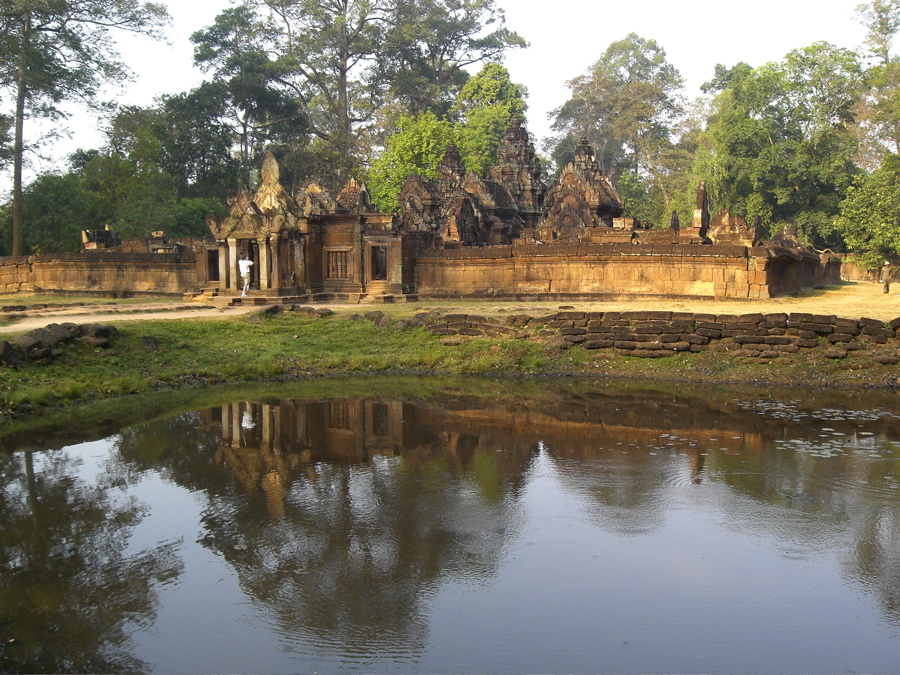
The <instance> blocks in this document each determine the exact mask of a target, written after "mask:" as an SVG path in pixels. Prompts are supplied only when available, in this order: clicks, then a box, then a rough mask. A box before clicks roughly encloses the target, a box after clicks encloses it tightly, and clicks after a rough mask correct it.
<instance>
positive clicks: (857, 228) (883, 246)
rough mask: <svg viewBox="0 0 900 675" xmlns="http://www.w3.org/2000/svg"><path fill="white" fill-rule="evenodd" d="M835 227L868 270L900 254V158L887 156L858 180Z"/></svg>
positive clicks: (850, 190)
mask: <svg viewBox="0 0 900 675" xmlns="http://www.w3.org/2000/svg"><path fill="white" fill-rule="evenodd" d="M835 227H836V228H837V229H838V231H839V232H840V233H841V235H842V236H843V237H844V241H845V242H846V243H847V247H848V248H849V249H850V250H851V251H853V252H854V253H857V254H858V255H859V257H860V259H861V260H862V262H863V264H864V265H865V266H866V267H868V268H869V269H878V268H879V267H880V266H881V264H882V261H883V260H884V259H885V258H886V257H896V256H897V255H898V254H900V157H898V156H897V155H888V156H887V157H886V158H885V160H884V162H883V163H882V165H881V166H880V167H879V168H878V169H876V170H875V171H874V172H873V173H871V174H863V175H861V176H859V177H857V180H856V181H855V182H854V184H853V185H852V186H851V187H850V188H848V190H847V196H846V198H845V199H844V201H842V202H841V209H840V215H839V216H838V218H837V219H836V221H835Z"/></svg>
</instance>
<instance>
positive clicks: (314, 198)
mask: <svg viewBox="0 0 900 675" xmlns="http://www.w3.org/2000/svg"><path fill="white" fill-rule="evenodd" d="M278 178H279V170H278V164H277V162H276V161H275V158H274V157H273V156H272V154H271V153H269V154H268V155H267V156H266V159H265V162H264V163H263V167H262V179H263V180H262V185H261V186H260V188H259V190H258V191H257V192H256V194H255V195H250V193H249V192H246V191H242V192H240V193H239V194H238V195H237V196H235V197H234V198H233V199H232V200H231V202H230V204H231V214H230V215H229V216H228V217H227V218H225V219H224V220H223V221H221V222H220V221H219V220H218V219H217V218H215V217H214V216H209V217H208V218H207V224H208V225H209V228H210V230H211V232H212V233H213V236H214V237H215V238H216V243H217V246H218V270H217V278H218V294H219V295H226V296H237V295H239V294H240V290H241V281H240V274H239V273H238V261H239V260H240V259H241V257H242V256H244V255H246V256H248V257H249V259H250V260H252V261H253V267H252V269H251V295H255V296H257V297H260V296H262V297H267V296H293V297H297V298H315V297H320V298H322V299H325V298H329V297H338V296H347V297H348V299H353V298H355V299H360V298H362V297H364V296H379V295H380V296H401V297H402V296H404V295H406V294H409V293H412V292H413V289H414V285H415V280H414V278H413V274H412V258H413V257H414V256H415V251H416V250H417V249H418V248H422V247H424V246H427V245H428V244H429V243H430V240H427V239H428V238H427V237H424V238H423V237H422V236H419V233H412V234H407V235H402V234H400V233H399V232H397V230H396V228H395V225H394V217H393V216H391V215H384V214H378V213H375V212H374V208H373V207H372V204H371V201H370V199H369V195H368V191H367V190H366V188H365V186H364V185H360V184H358V183H356V182H355V181H351V182H350V183H349V184H348V185H347V187H346V188H345V189H344V190H343V191H342V192H341V194H340V195H339V196H338V199H337V200H332V199H331V198H330V197H329V196H328V194H327V193H326V192H325V191H324V190H323V189H322V188H320V187H319V186H318V185H315V184H311V185H308V186H307V187H306V188H305V189H304V190H301V191H300V192H299V193H298V194H297V196H296V198H295V197H292V196H291V195H289V194H287V192H286V191H285V190H284V188H283V187H282V186H281V184H280V183H279V182H278ZM404 261H406V262H407V265H406V266H407V267H409V273H408V274H404V268H405V266H404ZM210 278H212V275H211V276H210Z"/></svg>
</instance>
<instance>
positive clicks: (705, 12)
mask: <svg viewBox="0 0 900 675" xmlns="http://www.w3.org/2000/svg"><path fill="white" fill-rule="evenodd" d="M496 2H497V4H498V5H499V6H500V7H502V8H503V9H504V10H505V12H506V23H507V27H509V28H510V29H512V30H515V31H516V32H518V33H519V34H520V35H522V36H523V37H524V38H525V39H526V40H528V42H530V44H531V46H530V47H528V48H527V49H525V50H517V51H514V52H511V53H509V54H508V55H507V57H506V60H505V65H506V67H507V68H508V69H509V71H510V74H511V75H512V78H513V81H515V82H519V83H521V84H524V85H525V86H526V87H527V88H528V92H529V98H528V105H529V110H528V113H527V117H528V129H529V131H531V132H532V134H533V135H534V136H536V139H537V141H538V147H540V142H541V140H542V139H543V137H545V136H546V135H548V134H549V131H550V125H549V122H548V120H547V114H548V112H549V111H551V110H552V109H553V108H555V107H557V106H559V105H561V104H562V103H564V102H565V101H566V99H567V98H568V90H567V88H566V81H568V80H570V79H572V78H573V77H576V76H577V75H580V74H581V73H583V72H585V71H586V70H587V69H588V67H589V66H590V65H591V64H592V63H594V62H595V61H596V60H597V59H598V58H599V57H600V55H601V54H602V53H603V52H604V50H605V49H606V47H607V46H608V45H609V44H610V43H611V42H613V41H616V40H620V39H622V38H624V37H625V36H626V35H628V34H629V33H631V32H634V33H637V34H638V35H639V36H641V37H643V38H645V39H653V40H656V42H657V43H658V44H660V45H661V46H662V47H663V49H665V51H666V54H667V57H668V60H669V63H671V64H672V65H674V66H675V67H676V68H678V70H679V71H680V72H681V75H682V77H683V78H684V80H685V83H686V88H687V95H688V97H689V98H693V97H695V96H698V95H699V94H700V85H702V84H703V83H704V82H706V81H708V80H709V79H711V78H712V75H713V72H714V68H715V65H716V64H717V63H723V64H725V65H727V66H732V65H734V64H735V63H737V62H739V61H745V62H747V63H749V64H750V65H751V66H759V65H762V64H764V63H766V62H769V61H777V60H780V59H781V58H782V57H783V56H784V55H785V54H787V53H788V52H789V51H791V50H792V49H796V48H799V47H805V46H808V45H810V44H812V43H813V42H817V41H826V42H830V43H832V44H835V45H837V46H839V47H847V48H851V49H856V48H858V47H859V45H860V44H861V43H862V40H863V38H864V35H865V29H864V28H863V27H862V26H860V25H859V24H858V23H856V21H855V20H854V8H855V7H856V5H857V4H858V3H859V0H753V1H752V2H734V1H733V0H715V1H714V0H692V1H691V2H673V1H672V0H638V1H633V0H632V1H629V0H620V1H618V2H604V1H602V0H556V1H554V0H542V1H540V2H539V1H537V0H496ZM166 4H167V5H168V6H169V12H170V14H171V15H172V26H171V27H170V29H169V31H168V36H169V42H170V44H168V45H165V44H161V43H156V42H153V41H151V40H148V39H145V38H141V37H134V36H128V37H127V39H125V40H124V41H123V42H122V44H121V47H120V49H121V54H122V58H123V60H124V61H125V62H126V63H127V64H128V65H129V66H130V67H131V69H132V70H133V71H134V72H135V75H136V76H137V79H136V80H135V81H134V82H132V83H131V84H130V85H129V86H128V87H127V89H126V91H125V93H124V94H123V95H122V96H120V97H119V100H120V101H121V102H122V103H128V104H136V105H148V104H150V103H152V101H153V99H154V97H156V96H158V95H159V94H163V93H177V92H181V91H186V90H188V89H190V88H192V87H194V86H196V85H197V84H198V83H199V82H201V81H202V79H203V74H202V73H200V72H199V71H198V70H196V69H195V68H194V67H193V65H192V46H191V44H190V42H189V37H190V35H191V33H193V32H194V31H196V30H199V29H201V28H204V27H206V26H208V25H210V24H211V23H212V22H213V19H214V18H215V16H216V15H217V14H218V13H219V12H220V11H221V10H222V9H224V8H226V7H228V6H230V3H229V1H228V0H182V1H181V2H175V1H174V0H166ZM67 126H68V128H69V130H70V131H71V133H72V137H71V138H70V139H66V140H63V141H61V142H59V143H56V144H55V145H54V147H53V148H50V149H45V150H44V154H47V155H50V162H49V163H48V162H36V163H35V167H34V168H35V169H38V170H40V169H44V168H50V167H51V166H53V165H54V164H55V163H57V162H61V161H62V160H64V159H65V157H66V155H68V154H69V153H70V152H72V151H73V150H75V149H77V148H84V149H88V148H95V147H99V146H100V145H101V144H102V142H103V137H102V134H101V132H100V129H101V128H102V126H103V124H102V122H100V121H98V120H97V119H95V118H93V117H92V116H91V115H90V114H87V113H85V112H82V111H76V113H75V114H74V116H73V118H72V119H71V120H70V122H69V124H68V125H67Z"/></svg>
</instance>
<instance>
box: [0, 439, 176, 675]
mask: <svg viewBox="0 0 900 675" xmlns="http://www.w3.org/2000/svg"><path fill="white" fill-rule="evenodd" d="M118 480H119V479H118V477H117V476H116V475H115V474H114V473H105V474H104V475H102V476H101V477H100V478H99V480H98V482H97V483H94V484H91V483H89V482H88V481H86V480H84V479H83V478H82V477H80V476H79V466H78V465H77V463H76V462H75V460H74V459H73V457H72V456H71V455H69V454H67V453H65V452H43V453H38V454H35V453H33V452H31V451H26V452H23V453H19V454H16V455H8V456H0V522H2V523H3V527H2V529H0V568H2V569H3V577H2V579H3V582H2V584H0V608H2V610H0V611H2V615H0V620H3V621H4V622H6V625H5V626H4V632H3V634H4V636H5V635H6V634H7V633H8V634H10V635H12V636H14V638H7V639H6V640H4V642H7V640H9V639H14V640H15V641H14V642H11V643H7V644H6V645H5V648H4V649H3V651H2V652H0V671H3V672H13V671H20V672H98V673H99V672H113V671H128V672H140V671H143V670H147V664H145V663H142V662H141V661H140V660H139V659H137V658H135V657H134V656H132V654H131V640H130V635H131V634H132V632H133V631H135V630H137V629H139V628H146V627H147V626H149V625H150V624H151V623H152V622H153V618H154V616H155V612H156V603H157V590H156V588H157V584H159V583H161V582H165V581H171V580H173V579H174V578H175V577H177V575H178V573H179V569H180V561H179V560H178V558H177V556H176V551H175V548H176V546H175V545H174V544H168V545H160V546H157V547H155V548H152V549H146V550H143V551H138V552H128V551H127V549H128V546H129V535H130V533H131V532H132V530H133V529H134V527H135V526H136V525H137V524H138V523H139V522H140V521H141V519H142V518H143V516H144V506H143V505H142V504H140V503H138V502H137V501H136V500H134V499H133V498H130V497H128V496H127V495H126V494H125V493H124V492H123V491H122V490H120V489H119V488H118V487H117V486H116V484H117V482H118Z"/></svg>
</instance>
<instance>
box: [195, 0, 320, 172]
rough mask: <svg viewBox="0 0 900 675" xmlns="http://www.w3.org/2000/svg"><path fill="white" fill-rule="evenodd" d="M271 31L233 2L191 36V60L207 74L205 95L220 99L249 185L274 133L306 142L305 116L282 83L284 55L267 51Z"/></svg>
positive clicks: (274, 35)
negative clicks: (208, 78)
mask: <svg viewBox="0 0 900 675" xmlns="http://www.w3.org/2000/svg"><path fill="white" fill-rule="evenodd" d="M277 35H278V33H277V31H275V30H274V29H273V27H272V26H271V25H268V24H266V23H265V22H262V21H260V19H259V17H257V16H256V14H255V13H254V11H253V10H252V8H250V7H248V6H246V5H239V6H237V7H231V8H229V9H226V10H225V11H224V12H222V13H221V14H220V15H219V16H217V17H216V19H215V22H214V24H213V25H212V26H210V27H208V28H206V29H204V30H200V31H197V32H196V33H194V34H193V35H192V36H191V41H192V42H193V43H194V62H195V63H196V64H197V65H198V66H199V67H200V68H201V69H202V70H203V71H205V72H210V73H212V75H213V82H212V83H207V85H205V93H206V98H209V99H210V100H213V99H215V98H218V99H219V100H220V101H221V102H224V103H225V106H224V108H223V110H222V112H221V113H220V116H221V118H222V119H223V120H224V121H225V122H226V123H227V124H229V125H230V127H231V128H232V130H233V133H234V136H235V138H236V139H237V146H238V157H239V161H240V165H241V171H242V176H243V182H244V184H245V186H246V187H251V182H252V179H251V177H252V174H253V172H254V171H255V170H256V169H257V168H258V167H259V164H260V163H261V160H262V155H263V154H264V152H265V147H266V145H268V144H270V143H273V142H279V141H282V140H283V139H282V138H279V136H280V135H282V136H290V137H291V138H292V140H293V142H294V144H297V143H300V144H305V143H306V136H307V133H308V120H307V118H306V115H305V112H304V110H303V108H302V107H301V106H300V105H298V103H297V102H296V100H295V99H294V97H293V92H291V91H290V90H289V89H288V88H287V86H286V85H285V82H286V81H287V80H288V78H290V75H291V71H290V69H289V68H288V63H289V59H287V58H286V57H284V56H278V55H277V54H275V53H273V52H272V50H273V48H274V45H273V40H274V39H276V38H277ZM203 93H204V88H201V89H199V90H198V91H197V92H196V93H195V97H194V98H195V99H197V100H196V101H195V102H200V101H199V98H198V96H199V95H202V94H203Z"/></svg>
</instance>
